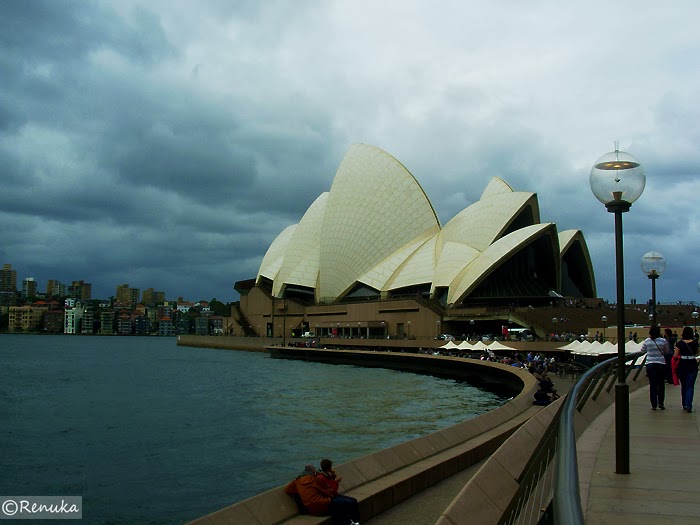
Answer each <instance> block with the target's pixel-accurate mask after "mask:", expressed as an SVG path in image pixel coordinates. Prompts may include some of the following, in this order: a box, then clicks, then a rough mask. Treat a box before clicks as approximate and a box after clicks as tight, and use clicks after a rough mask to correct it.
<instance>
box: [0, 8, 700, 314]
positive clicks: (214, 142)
mask: <svg viewBox="0 0 700 525" xmlns="http://www.w3.org/2000/svg"><path fill="white" fill-rule="evenodd" d="M0 15H1V16H0V30H2V33H3V35H4V37H5V38H4V41H3V45H2V46H0V67H2V71H3V80H4V82H3V88H4V93H5V94H6V101H7V102H6V103H5V104H3V109H2V110H0V139H1V140H0V155H2V157H3V167H2V168H1V169H2V174H3V191H2V192H0V219H1V220H2V222H3V224H5V225H8V226H9V227H6V228H3V229H2V231H0V260H1V261H7V262H11V263H12V264H13V267H15V268H16V269H17V270H18V276H17V278H18V281H19V282H21V280H22V279H24V278H26V277H34V278H35V279H36V280H37V281H38V282H39V283H40V285H39V289H41V287H42V286H44V285H45V283H46V281H47V280H48V279H58V280H62V281H63V282H70V281H72V280H74V279H83V280H84V281H85V282H88V283H92V286H93V290H92V294H93V296H94V297H108V296H110V295H114V289H115V287H116V286H117V285H119V284H122V283H126V282H128V283H130V284H131V286H133V287H138V288H141V289H142V290H143V289H145V288H150V287H153V288H155V289H156V290H164V291H165V292H166V295H169V294H170V293H171V292H169V291H174V290H177V292H176V293H174V294H173V296H176V295H182V296H183V297H188V298H190V300H199V299H205V300H209V299H211V298H213V297H216V298H217V299H219V300H220V301H223V302H230V301H235V300H237V299H238V295H237V293H236V292H235V291H234V290H233V284H234V283H235V282H236V281H240V280H244V279H250V278H253V277H255V276H256V274H257V271H258V267H259V265H260V263H261V261H262V259H263V256H264V255H265V250H266V249H267V247H268V246H269V245H270V243H271V242H272V241H273V240H274V239H275V238H276V237H277V235H278V234H279V233H280V232H281V231H283V230H284V229H285V228H286V227H287V226H289V225H291V224H295V223H297V222H299V220H300V219H301V216H302V214H303V212H304V210H306V209H307V208H308V207H309V206H310V204H311V203H312V202H313V201H314V200H315V199H316V198H317V197H318V196H319V195H320V194H321V193H322V192H325V191H328V190H329V189H330V184H331V182H332V181H333V178H334V175H335V172H336V169H337V167H338V165H339V163H340V161H341V159H342V155H343V152H344V151H346V150H347V148H348V147H349V146H350V145H351V144H353V143H365V144H373V145H376V146H377V147H380V148H381V149H383V150H385V151H387V152H388V153H389V154H391V155H393V156H394V157H395V158H398V159H401V162H402V163H404V165H405V167H406V168H407V169H408V170H409V171H410V172H411V174H413V176H415V178H416V180H417V181H418V183H419V184H420V185H421V187H422V188H423V190H424V191H425V193H426V195H427V196H428V197H429V199H430V202H431V203H433V205H434V207H435V212H436V214H437V216H438V218H439V220H440V223H441V224H443V225H444V224H446V223H447V222H448V221H449V220H450V219H451V218H453V217H454V215H455V214H456V213H458V212H459V211H460V210H462V209H464V208H465V207H467V206H468V205H470V204H471V203H473V202H476V201H477V200H478V199H479V195H480V192H481V189H482V188H483V187H484V185H485V184H486V183H487V181H488V180H490V179H491V177H493V176H498V177H501V178H503V179H504V180H507V181H508V182H509V184H511V185H512V187H513V189H514V190H515V191H523V190H527V191H533V192H536V193H537V195H538V199H539V201H540V204H541V207H542V210H545V211H546V214H543V216H542V217H541V220H542V222H543V223H545V222H552V223H556V224H557V226H558V228H560V229H562V230H564V229H569V228H579V227H580V228H581V229H582V231H583V233H584V235H585V237H586V241H587V243H588V247H589V250H590V253H591V259H592V263H593V267H594V270H595V277H596V284H597V291H598V295H599V296H600V297H601V298H604V299H607V300H610V301H614V300H615V275H614V263H613V261H614V256H615V255H614V254H615V248H614V239H613V237H614V231H613V230H614V226H613V217H612V215H611V214H609V213H607V212H606V210H605V208H604V206H603V205H601V204H600V203H599V202H598V201H597V200H596V199H595V197H594V196H593V194H592V193H591V190H590V187H589V183H588V178H589V173H590V169H591V167H592V165H593V164H594V162H595V161H596V160H597V159H598V158H599V157H600V156H602V155H603V154H605V153H607V152H609V151H611V150H613V149H614V141H619V142H620V149H621V150H624V151H628V152H629V153H631V154H632V155H634V156H635V157H636V158H637V159H639V161H640V162H641V163H642V165H643V167H644V168H645V170H646V174H647V187H646V189H645V191H644V193H643V194H642V196H641V198H640V199H639V200H638V201H637V202H635V203H634V205H633V206H632V209H631V211H630V212H629V213H627V214H625V217H624V229H625V281H626V290H625V298H626V300H627V302H629V301H630V300H631V299H636V300H637V302H639V303H642V302H644V301H646V300H647V299H648V298H649V297H650V295H651V292H650V283H649V280H648V279H647V277H646V276H645V275H644V274H643V273H642V272H641V269H640V260H641V258H642V256H643V255H644V254H645V253H647V252H650V251H658V252H660V253H662V254H663V255H664V256H665V257H666V259H667V270H666V273H665V274H664V275H662V276H661V278H660V279H659V280H658V282H657V298H658V300H659V301H661V302H672V301H679V300H680V301H684V302H687V301H696V302H697V301H698V300H700V294H699V292H698V290H697V284H698V281H700V272H698V271H697V269H696V265H695V264H694V261H695V260H696V259H697V258H698V256H700V253H699V252H700V247H697V246H696V245H695V243H694V242H693V241H694V239H695V238H696V237H697V232H698V230H700V211H698V210H697V206H694V199H692V198H690V199H684V197H686V196H688V197H693V196H695V195H698V194H700V177H698V174H700V140H699V139H700V125H699V124H698V122H700V119H698V114H699V113H700V104H699V103H698V97H697V93H698V92H700V72H698V71H697V68H693V67H689V65H692V64H693V63H694V61H693V57H694V56H696V55H697V54H698V52H700V35H699V34H698V33H697V31H696V29H695V24H694V22H693V21H694V20H695V19H696V18H697V17H698V15H700V5H698V4H696V3H695V2H691V1H689V0H682V1H679V2H677V3H675V4H674V8H673V9H668V8H667V7H666V6H663V5H661V4H657V3H654V2H650V1H648V0H647V1H642V2H636V3H635V4H633V5H632V4H629V5H627V4H614V5H609V4H608V3H604V2H590V3H587V4H585V5H576V6H569V5H561V6H560V5H549V4H545V3H535V4H523V5H520V4H517V3H509V4H507V5H500V4H494V5H482V4H481V3H478V2H462V3H454V4H447V5H440V6H436V5H435V4H434V3H429V2H425V1H410V0H409V1H406V2H386V3H379V4H377V3H373V2H366V1H359V2H347V1H340V0H338V1H329V2H324V3H317V2H310V1H302V2H294V3H292V2H289V3H272V4H267V3H259V4H258V3H244V4H243V5H240V4H231V5H228V4H226V3H220V2H215V1H213V0H208V1H204V2H200V3H198V4H197V5H196V6H195V5H193V4H189V3H186V2H165V1H162V0H152V1H149V2H143V1H141V0H127V1H125V2H116V1H113V0H102V1H98V2H91V3H84V2H71V1H66V2H61V3H56V2H50V1H40V0H36V1H31V2H15V1H11V2H5V3H3V4H2V5H0ZM623 22H624V23H623ZM358 35H361V38H358Z"/></svg>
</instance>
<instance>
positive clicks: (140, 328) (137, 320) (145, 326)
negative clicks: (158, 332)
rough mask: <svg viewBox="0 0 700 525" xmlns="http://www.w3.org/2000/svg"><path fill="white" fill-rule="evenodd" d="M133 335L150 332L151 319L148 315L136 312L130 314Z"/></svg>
mask: <svg viewBox="0 0 700 525" xmlns="http://www.w3.org/2000/svg"><path fill="white" fill-rule="evenodd" d="M132 318H133V322H132V324H133V327H134V334H135V335H148V334H150V333H151V320H150V319H149V318H148V316H146V315H143V314H138V315H134V316H132Z"/></svg>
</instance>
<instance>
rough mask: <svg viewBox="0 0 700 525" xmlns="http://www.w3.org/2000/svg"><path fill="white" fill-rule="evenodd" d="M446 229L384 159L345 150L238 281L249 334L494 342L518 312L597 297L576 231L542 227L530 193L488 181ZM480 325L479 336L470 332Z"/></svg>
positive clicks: (412, 183) (359, 147)
mask: <svg viewBox="0 0 700 525" xmlns="http://www.w3.org/2000/svg"><path fill="white" fill-rule="evenodd" d="M485 183H486V184H485V189H484V191H483V193H482V194H481V198H480V199H479V200H478V201H477V202H475V203H473V204H471V205H470V206H468V207H466V208H465V209H464V210H462V211H461V212H460V213H458V214H457V215H456V216H455V217H454V218H452V219H451V220H450V221H449V222H447V224H445V225H441V224H440V221H439V220H438V217H437V215H436V213H435V210H434V209H433V206H432V204H431V203H430V201H429V200H428V197H427V196H426V194H425V192H424V191H423V189H422V188H421V186H420V184H419V183H418V181H417V180H416V179H415V178H414V177H413V175H411V173H410V172H409V171H408V170H407V169H406V168H405V167H404V166H403V165H402V164H401V163H400V162H399V161H398V160H396V159H395V158H394V157H392V156H391V155H389V154H388V153H386V152H384V151H382V150H380V149H378V148H376V147H373V146H370V145H366V144H356V145H353V146H351V147H350V149H349V150H348V152H347V153H346V155H345V157H344V158H343V160H342V162H341V163H340V166H339V167H338V170H337V172H336V175H335V178H334V179H333V183H332V185H331V188H330V191H327V192H324V193H322V194H321V195H319V197H318V198H317V199H316V200H315V202H314V203H313V204H312V205H311V206H310V207H309V208H308V210H307V211H306V213H305V214H304V216H303V217H302V218H301V220H300V221H299V222H298V223H297V224H294V225H291V226H289V227H288V228H286V229H285V230H283V231H282V232H281V233H280V234H279V235H278V236H277V238H276V239H275V240H274V242H273V243H272V244H271V245H270V247H269V248H268V250H267V253H266V254H265V256H264V258H263V260H262V263H261V265H260V268H259V270H258V274H257V276H256V278H255V279H250V280H247V281H239V282H237V283H236V284H235V289H236V290H237V291H238V292H239V293H240V295H241V301H240V309H239V319H238V324H239V326H240V328H241V330H243V331H245V332H247V333H248V334H249V335H260V336H272V337H281V336H283V335H284V336H285V337H291V336H299V335H302V334H305V333H312V334H313V335H314V337H316V338H324V337H341V338H387V337H389V338H425V337H431V338H433V337H435V336H437V335H438V334H441V333H452V334H471V333H487V332H494V331H496V330H497V329H498V328H499V327H501V326H503V325H504V323H508V322H509V321H510V323H511V324H512V323H513V320H512V319H508V311H509V308H511V307H512V306H513V305H521V306H522V305H536V306H540V305H546V304H550V303H551V302H553V301H557V300H560V298H562V297H567V298H571V297H575V298H594V297H596V288H595V278H594V275H593V268H592V265H591V260H590V256H589V253H588V248H587V246H586V241H585V239H584V236H583V234H582V232H581V231H580V230H566V231H561V232H560V231H558V230H557V227H556V225H555V224H552V223H541V222H540V211H539V204H538V201H537V194H536V193H531V192H524V191H514V190H513V189H512V188H511V187H510V186H509V185H508V184H507V183H506V182H505V181H503V180H501V179H499V178H497V177H494V178H492V179H491V180H490V181H485ZM475 324H476V326H475Z"/></svg>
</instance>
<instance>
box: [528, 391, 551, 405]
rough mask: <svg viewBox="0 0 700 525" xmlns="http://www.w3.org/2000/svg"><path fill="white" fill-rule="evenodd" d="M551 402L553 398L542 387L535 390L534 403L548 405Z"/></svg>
mask: <svg viewBox="0 0 700 525" xmlns="http://www.w3.org/2000/svg"><path fill="white" fill-rule="evenodd" d="M551 402H552V398H550V397H549V394H548V393H547V392H545V391H544V390H542V389H541V388H540V389H539V390H538V391H537V392H535V400H534V401H533V402H532V404H533V405H538V406H543V407H546V406H547V405H549V404H550V403H551Z"/></svg>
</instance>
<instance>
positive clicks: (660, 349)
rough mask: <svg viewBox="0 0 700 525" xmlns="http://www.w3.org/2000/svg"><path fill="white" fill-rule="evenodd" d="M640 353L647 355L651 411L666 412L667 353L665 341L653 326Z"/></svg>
mask: <svg viewBox="0 0 700 525" xmlns="http://www.w3.org/2000/svg"><path fill="white" fill-rule="evenodd" d="M642 351H643V352H646V354H647V377H648V378H649V400H650V401H651V409H652V410H656V407H659V408H660V409H661V410H666V407H665V406H664V400H665V398H666V358H665V357H664V354H665V353H666V352H667V351H668V343H667V342H666V339H664V338H663V337H661V328H659V326H658V325H654V326H652V327H650V328H649V337H647V338H646V339H645V340H644V342H643V343H642Z"/></svg>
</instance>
